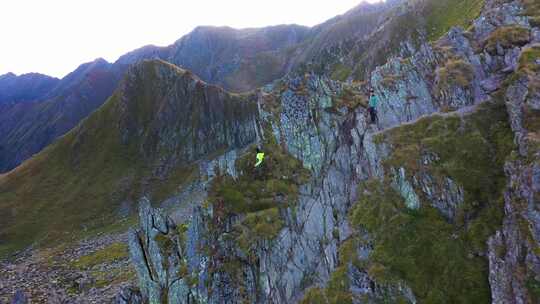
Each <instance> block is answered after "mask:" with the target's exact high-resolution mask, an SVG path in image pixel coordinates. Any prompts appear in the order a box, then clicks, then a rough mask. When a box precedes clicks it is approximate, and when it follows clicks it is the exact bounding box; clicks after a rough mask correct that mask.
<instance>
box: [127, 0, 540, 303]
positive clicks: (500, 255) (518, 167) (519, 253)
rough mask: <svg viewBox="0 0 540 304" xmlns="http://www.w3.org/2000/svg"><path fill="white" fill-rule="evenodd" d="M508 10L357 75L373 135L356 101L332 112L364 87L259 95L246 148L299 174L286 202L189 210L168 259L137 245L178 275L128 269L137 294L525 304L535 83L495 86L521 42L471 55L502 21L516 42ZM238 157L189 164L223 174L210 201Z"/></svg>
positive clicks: (532, 260) (314, 81)
mask: <svg viewBox="0 0 540 304" xmlns="http://www.w3.org/2000/svg"><path fill="white" fill-rule="evenodd" d="M521 12H522V6H521V5H520V1H503V2H501V1H496V0H488V1H486V4H485V6H484V9H483V10H482V12H481V15H480V16H479V18H478V19H476V20H475V21H474V23H473V26H472V27H471V28H470V29H468V30H467V31H465V30H463V29H460V28H451V29H450V31H449V32H448V33H447V34H446V35H444V36H443V37H442V38H441V39H439V40H438V41H435V42H433V43H421V44H419V45H413V44H412V43H409V44H410V45H409V47H407V48H408V49H409V51H410V52H411V53H414V54H412V56H408V58H406V59H403V58H391V59H390V60H388V62H387V63H386V64H385V65H382V66H380V67H377V68H376V69H375V70H374V71H373V73H371V77H370V79H371V86H372V87H374V88H375V91H376V93H377V94H378V95H379V97H380V99H381V100H380V107H379V109H378V110H379V120H380V122H379V124H378V125H377V126H370V125H369V123H368V120H367V113H366V112H367V111H366V109H365V107H364V106H363V104H362V102H358V103H356V102H351V101H349V102H343V96H344V95H345V94H344V92H345V91H346V90H347V89H350V87H354V86H358V88H359V90H358V91H357V92H356V93H355V94H356V95H359V94H361V92H362V91H364V90H365V89H366V85H365V84H359V85H358V84H344V83H340V82H337V81H334V80H330V79H329V78H328V77H325V76H319V75H316V74H315V73H301V74H294V73H293V74H291V75H289V76H288V77H285V78H284V79H282V80H280V81H276V82H274V83H273V84H271V85H268V86H266V87H264V88H263V89H261V90H260V91H259V92H258V93H257V96H256V97H257V98H256V99H257V107H258V112H259V113H258V115H257V116H256V122H255V123H254V124H253V125H255V126H256V127H254V128H253V132H255V133H256V134H255V135H254V137H255V138H257V141H258V142H259V143H260V144H263V143H264V142H265V141H267V140H269V139H270V138H272V139H275V141H276V144H278V145H280V147H282V148H284V149H285V150H286V151H287V152H288V153H290V154H291V155H293V156H294V157H295V158H297V159H298V160H300V161H301V162H302V164H303V166H304V167H305V168H307V169H309V170H311V171H312V173H313V175H312V177H311V178H310V179H309V180H305V181H303V183H302V184H301V185H299V187H298V193H297V194H298V195H297V199H295V200H294V202H292V203H291V202H290V204H289V205H286V206H284V205H280V207H279V208H277V209H274V211H273V212H268V213H266V212H262V213H256V214H255V215H253V214H249V215H246V214H245V213H243V212H230V210H228V209H227V205H226V204H225V203H224V202H220V201H219V200H217V201H216V202H210V203H211V204H210V206H205V207H203V208H196V209H195V212H194V213H193V215H192V217H191V218H190V222H189V225H188V227H187V229H186V232H185V235H186V238H185V239H182V240H181V241H176V243H175V242H173V243H175V244H177V247H178V248H179V249H178V255H179V257H174V258H173V257H171V256H170V255H166V254H165V255H164V254H162V250H154V249H152V246H153V245H148V248H146V249H144V250H145V251H147V252H149V253H150V256H152V257H154V258H155V260H156V261H159V260H161V261H169V263H173V264H174V263H176V264H182V263H185V265H186V268H187V271H185V272H183V273H182V274H181V275H179V276H177V277H174V276H173V277H170V274H168V273H167V269H159V267H158V266H155V267H154V266H153V269H151V271H153V272H155V273H156V275H155V278H154V279H149V278H150V273H151V271H150V270H144V269H145V267H144V263H142V264H140V265H139V266H138V268H141V269H142V270H141V271H139V276H140V277H141V278H142V281H141V282H145V283H144V285H142V286H143V287H141V292H142V294H143V296H147V297H151V294H152V293H157V290H160V291H161V292H163V291H164V290H165V291H167V293H168V294H170V295H169V296H168V299H169V301H171V300H173V301H176V302H175V303H182V299H183V301H186V299H190V298H192V299H195V298H197V299H198V300H199V301H201V302H206V303H237V302H240V301H246V302H249V303H294V302H298V301H301V300H303V302H304V303H309V301H310V300H312V299H314V298H317V299H324V301H328V302H329V303H332V302H338V303H339V302H349V301H350V302H353V303H376V302H377V301H390V302H397V301H403V302H405V303H416V302H417V301H419V302H421V301H426V302H429V301H431V302H435V303H437V302H443V301H454V302H485V301H487V300H489V299H490V298H491V299H492V300H493V302H495V303H514V302H515V303H533V301H534V299H535V298H534V297H535V295H534V290H537V288H538V278H537V276H538V268H539V263H538V255H537V253H538V241H539V239H540V237H539V231H540V229H539V225H538V224H539V223H540V221H539V218H540V216H539V214H538V212H537V211H536V210H537V208H538V202H537V198H538V197H537V192H538V190H539V189H540V184H539V183H540V181H539V180H540V168H538V166H536V165H533V163H534V161H533V160H535V159H536V158H535V157H537V150H538V146H537V145H536V143H537V142H536V138H537V133H536V131H537V130H536V129H535V128H537V127H536V126H537V125H536V122H537V121H536V118H537V116H535V115H537V112H535V111H537V110H538V109H539V108H540V103H539V102H538V100H537V98H538V94H536V91H533V90H531V89H530V88H532V87H535V86H534V84H535V83H536V79H535V78H534V77H532V78H531V77H529V76H530V75H529V76H528V77H527V78H526V79H521V78H520V79H518V80H516V79H514V83H513V85H512V86H510V88H508V90H506V87H505V86H506V85H507V84H508V81H509V80H510V79H511V76H510V73H512V72H514V71H519V70H520V69H521V68H522V65H523V60H524V59H520V58H522V57H524V56H523V55H520V54H522V53H523V48H524V46H523V45H522V43H523V41H520V42H519V43H517V42H516V43H510V44H505V43H495V44H494V45H496V46H495V48H494V49H491V48H486V47H485V45H484V44H485V43H487V42H486V41H487V39H491V38H493V36H491V35H492V34H493V32H494V31H495V30H497V29H498V28H500V27H501V26H503V25H504V26H522V27H524V28H527V29H528V30H529V29H530V25H529V24H528V21H527V18H526V17H524V16H522V14H521ZM533 32H534V30H531V33H533ZM532 36H533V35H531V37H532ZM531 39H532V38H531ZM408 42H410V41H408ZM527 43H528V42H527ZM404 44H405V45H408V43H407V42H404ZM525 47H530V45H529V46H525ZM340 52H341V51H340ZM338 53H339V52H333V53H332V54H333V55H335V54H338ZM403 57H405V56H403ZM527 58H528V57H527ZM535 62H536V61H534V60H533V61H532V64H536V63H535ZM529 63H530V62H529ZM528 68H529V72H530V71H531V69H532V71H533V72H534V71H537V70H536V66H534V65H533V66H532V67H528ZM533 74H534V73H533ZM501 89H505V91H506V94H507V96H506V108H505V107H504V105H503V104H502V102H501V100H500V97H499V95H498V94H500V90H501ZM358 100H360V99H358ZM252 101H253V102H255V101H254V100H252ZM506 109H508V116H509V117H510V118H509V119H508V118H507V113H506ZM437 112H452V113H448V114H440V115H433V114H434V113H437ZM422 117H425V118H423V119H422ZM402 125H403V126H402ZM400 126H401V127H400ZM510 126H511V128H512V130H513V131H514V137H515V138H516V144H517V146H518V148H519V151H520V153H519V155H518V159H516V160H512V161H510V162H508V163H507V164H506V166H504V169H505V170H504V171H503V164H504V160H505V158H506V157H508V156H509V154H510V151H511V150H512V148H513V147H512V141H511V137H512V133H511V129H510ZM396 127H397V128H396ZM250 130H251V129H250ZM249 134H250V135H251V133H249ZM237 153H238V154H237ZM242 153H249V152H246V151H243V152H241V151H239V150H237V151H234V152H227V153H225V154H223V155H221V156H219V155H218V156H215V158H213V160H209V161H203V162H201V163H200V171H201V172H203V174H202V175H203V176H205V177H206V178H207V181H208V182H209V183H212V179H216V180H219V179H220V178H222V177H221V175H222V174H224V173H225V172H226V173H228V175H230V179H228V180H229V181H230V182H231V184H230V185H228V186H229V188H226V187H225V188H224V189H225V190H231V191H229V192H226V191H225V193H224V194H223V193H222V195H221V197H227V199H229V200H232V201H235V202H237V203H239V204H240V205H241V204H243V203H245V197H246V196H247V195H248V194H245V195H244V193H241V192H240V193H238V192H239V191H236V190H237V189H236V187H238V185H235V182H237V183H240V182H241V181H242V177H243V175H244V174H246V172H245V171H246V170H242V169H241V168H240V169H239V167H238V164H239V162H240V163H241V162H242V155H241V154H242ZM268 153H272V151H268ZM530 157H532V160H531V158H530ZM244 169H245V168H244ZM468 170H470V171H468ZM505 172H506V176H505ZM280 178H281V177H280ZM284 178H286V176H285V177H284ZM505 178H508V188H509V190H508V191H506V193H505V194H504V196H503V190H504V189H503V188H504V184H506V180H505ZM253 182H254V183H255V182H260V181H257V180H256V179H255V178H254V180H253ZM370 183H374V184H370ZM258 185H259V186H260V187H259V188H258V189H259V190H261V189H265V190H266V189H267V188H265V187H266V185H263V184H258ZM273 185H274V184H273ZM358 185H361V186H360V188H359V187H358ZM370 185H371V186H370ZM373 185H378V186H373ZM226 186H227V185H226ZM241 189H245V190H246V192H249V191H251V190H249V189H246V188H241ZM222 190H223V189H222ZM232 190H235V191H236V192H234V191H232ZM261 191H262V190H261ZM217 197H219V196H217ZM214 198H215V197H214ZM209 199H210V200H211V199H213V198H212V197H210V198H209ZM503 199H504V204H505V206H504V209H505V210H504V211H505V212H506V214H505V215H503V207H502V200H503ZM282 200H283V195H278V196H276V197H274V198H273V200H272V203H282ZM223 201H225V200H223ZM516 202H520V203H519V206H516V204H518V203H516ZM229 207H230V206H229ZM244 207H245V206H244ZM352 207H354V208H352ZM517 207H519V208H517ZM351 210H352V211H351ZM148 212H150V213H151V214H154V213H155V212H156V211H148ZM351 212H352V214H351ZM366 215H367V216H369V218H367V217H366ZM160 217H163V215H160V216H158V218H160ZM503 217H504V220H502V219H503ZM247 219H255V220H256V222H257V223H258V224H268V225H267V226H259V229H261V228H260V227H264V228H267V229H268V230H272V234H271V237H266V238H249V237H248V236H250V233H255V232H254V231H247V230H249V229H246V227H245V226H242V224H244V223H245V221H246V220H247ZM160 221H163V220H157V221H156V225H157V226H156V228H155V229H157V230H159V228H157V227H160V224H159V222H160ZM501 222H503V225H502V227H501ZM276 223H277V224H276ZM270 224H276V225H270ZM142 225H146V224H145V222H144V221H143V222H142ZM143 227H144V226H143ZM276 227H277V228H276ZM162 228H163V227H162ZM247 228H252V229H251V230H256V229H255V228H256V227H247ZM270 228H271V229H270ZM525 228H526V229H525ZM274 230H275V231H274ZM497 230H499V231H497ZM141 231H147V229H145V228H142V229H141ZM160 231H161V230H160ZM246 231H247V232H246ZM159 233H161V234H162V235H165V236H166V237H167V239H171V240H177V239H176V238H175V237H173V236H170V235H168V233H164V232H163V231H161V232H159ZM139 234H140V232H139ZM493 234H494V235H493ZM134 235H135V234H134ZM491 235H493V236H492V237H491V238H490V239H489V242H487V243H488V244H487V245H486V240H487V239H488V238H489V237H490V236H491ZM134 240H136V239H134ZM246 240H247V243H248V244H247V245H246ZM145 246H146V245H145ZM156 246H157V247H159V248H165V247H163V244H158V245H156ZM347 246H349V247H347ZM139 247H141V246H139ZM143 247H144V246H143ZM175 248H176V247H175ZM137 252H139V253H140V252H141V251H140V250H139V251H135V253H137ZM347 252H348V253H347ZM160 254H161V255H160ZM426 254H427V255H426ZM133 256H134V259H136V260H144V259H143V257H144V255H142V254H138V255H137V254H134V255H133ZM177 258H178V260H176V259H177ZM486 260H487V261H489V269H487V268H486V267H485V265H486ZM150 261H152V260H150ZM153 263H154V262H150V264H151V265H153ZM421 263H424V264H422V265H419V264H421ZM146 268H149V267H146ZM154 268H155V269H154ZM418 269H422V270H423V271H420V272H421V273H416V272H415V271H418ZM433 269H436V271H434V270H433ZM516 269H517V270H516ZM424 270H425V271H424ZM462 272H465V273H467V276H466V277H463V273H462ZM523 275H525V276H523ZM193 277H196V278H197V281H191V282H188V281H190V280H191V279H192V278H193ZM486 278H489V283H490V285H488V283H487V280H486ZM171 279H172V281H174V284H169V285H167V284H164V283H165V282H172V281H171ZM188 283H189V284H188ZM141 284H142V283H141ZM165 286H168V287H165ZM187 286H189V288H187ZM166 288H168V289H166ZM186 288H187V289H186ZM171 293H173V294H171ZM161 294H162V293H160V295H161ZM154 297H156V296H154Z"/></svg>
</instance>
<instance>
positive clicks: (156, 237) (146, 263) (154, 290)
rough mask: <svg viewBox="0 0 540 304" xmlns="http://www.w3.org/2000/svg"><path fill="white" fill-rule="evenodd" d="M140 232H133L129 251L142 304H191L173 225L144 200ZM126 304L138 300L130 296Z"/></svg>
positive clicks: (165, 216) (178, 241)
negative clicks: (143, 303) (182, 273)
mask: <svg viewBox="0 0 540 304" xmlns="http://www.w3.org/2000/svg"><path fill="white" fill-rule="evenodd" d="M139 218H140V222H141V229H140V230H138V231H137V230H132V231H131V232H130V236H129V250H130V254H131V259H132V261H133V262H134V265H135V269H136V270H137V275H138V277H139V282H140V283H139V287H140V290H141V295H142V298H143V301H145V303H146V302H148V303H152V304H154V303H156V304H158V303H178V304H179V303H190V299H191V298H192V296H191V292H190V290H189V287H188V286H187V284H186V282H185V279H184V278H183V277H182V276H181V273H180V267H182V263H185V262H184V260H183V256H184V254H183V249H182V247H181V244H180V240H179V238H178V234H176V233H175V232H174V231H176V225H175V224H174V223H173V222H172V220H171V219H170V218H169V217H168V216H167V215H165V214H164V213H163V212H162V211H161V210H159V209H152V208H151V206H150V202H149V201H148V200H147V199H145V198H143V199H142V200H141V201H140V206H139ZM128 300H129V301H131V302H127V303H134V301H137V300H138V297H136V296H135V297H133V295H130V299H126V301H128Z"/></svg>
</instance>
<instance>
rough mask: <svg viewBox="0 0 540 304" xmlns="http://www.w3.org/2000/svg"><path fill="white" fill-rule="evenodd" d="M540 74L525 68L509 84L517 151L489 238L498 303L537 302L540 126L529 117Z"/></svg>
mask: <svg viewBox="0 0 540 304" xmlns="http://www.w3.org/2000/svg"><path fill="white" fill-rule="evenodd" d="M538 80H540V77H539V76H538V74H536V75H527V74H525V75H524V74H521V76H520V77H518V78H517V79H516V80H515V81H514V82H513V83H512V84H511V85H510V86H509V87H508V89H507V90H506V97H505V99H506V105H507V108H508V113H509V117H510V122H511V126H512V129H513V131H514V139H515V142H516V144H517V146H518V151H517V153H516V154H517V155H518V156H516V157H515V159H513V160H510V161H508V162H507V164H506V168H505V169H506V170H505V172H506V175H507V177H508V190H507V191H506V193H505V218H504V223H503V227H502V229H501V230H500V231H498V232H497V234H496V235H494V236H493V237H492V238H491V239H490V240H489V262H490V277H489V279H490V283H491V286H492V298H493V303H532V301H533V299H534V297H535V296H537V295H533V294H532V293H531V292H532V289H534V288H535V286H536V288H537V286H539V285H540V256H539V255H538V248H539V247H538V244H539V243H540V212H539V211H538V207H539V206H540V201H539V199H538V198H539V197H540V196H539V190H540V187H539V178H538V176H539V174H540V173H539V172H540V167H539V166H538V160H539V157H540V155H539V153H538V146H537V142H536V140H535V138H534V134H535V132H538V130H537V129H536V130H535V129H534V128H531V127H530V125H528V124H527V123H526V121H528V120H530V119H533V118H532V117H531V116H530V115H531V112H530V111H531V109H535V108H537V105H538V102H539V101H540V99H539V98H538V92H537V90H538V88H537V87H536V86H533V85H531V84H532V83H533V82H535V81H538ZM533 115H534V114H533ZM531 288H532V289H531Z"/></svg>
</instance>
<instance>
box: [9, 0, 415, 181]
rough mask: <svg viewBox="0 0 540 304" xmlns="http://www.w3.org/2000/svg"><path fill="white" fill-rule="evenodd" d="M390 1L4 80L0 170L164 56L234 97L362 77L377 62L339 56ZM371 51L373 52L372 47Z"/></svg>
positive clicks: (210, 32)
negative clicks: (315, 77) (309, 77)
mask: <svg viewBox="0 0 540 304" xmlns="http://www.w3.org/2000/svg"><path fill="white" fill-rule="evenodd" d="M395 2H396V3H397V2H399V1H389V2H387V3H386V4H379V5H369V4H361V5H360V6H358V7H356V8H354V9H352V10H351V11H349V12H347V13H346V14H344V15H341V16H338V17H335V18H333V19H331V20H329V21H327V22H325V23H323V24H321V25H318V26H315V27H313V28H308V27H304V26H299V25H279V26H271V27H266V28H256V29H240V30H238V29H233V28H229V27H209V26H205V27H197V28H196V29H195V30H193V31H192V32H191V33H189V34H188V35H186V36H184V37H182V38H181V39H179V40H178V41H176V42H175V43H174V44H172V45H170V46H167V47H157V46H152V45H148V46H145V47H142V48H140V49H137V50H134V51H132V52H129V53H127V54H125V55H123V56H121V57H120V58H119V59H118V60H117V61H116V62H115V63H108V62H106V61H105V60H104V59H96V60H95V61H93V62H89V63H85V64H82V65H81V66H80V67H78V68H77V69H76V70H75V71H73V72H72V73H70V74H69V75H67V76H66V77H64V78H63V79H61V80H58V79H55V78H52V77H48V76H45V75H39V74H27V75H21V76H15V75H13V74H6V75H3V76H2V77H1V78H0V172H6V171H9V170H11V169H13V168H15V167H16V166H17V165H19V164H20V163H22V162H23V161H24V160H26V159H28V158H29V157H31V156H32V155H34V154H35V153H37V152H39V151H41V150H42V149H43V148H44V147H46V146H47V145H49V144H50V143H51V142H53V141H54V140H55V139H56V138H57V137H59V136H61V135H63V134H65V133H66V132H67V131H69V130H70V129H72V128H73V127H74V126H76V125H77V124H78V123H79V122H80V121H81V120H82V119H83V118H85V117H86V116H88V114H90V113H91V112H92V111H94V110H96V109H97V108H98V107H99V106H101V105H102V104H103V102H104V101H105V100H106V99H107V97H109V96H110V95H111V94H112V93H113V91H114V89H115V88H116V86H117V85H118V83H119V81H120V80H121V79H122V77H123V75H124V72H125V71H126V69H127V68H128V67H129V66H130V65H132V64H134V63H137V62H139V61H142V60H145V59H161V60H164V61H167V62H170V63H173V64H175V65H178V66H180V67H183V68H186V69H189V70H191V71H193V73H195V74H196V75H198V76H199V77H200V78H201V79H202V80H204V81H206V82H208V83H212V84H216V85H220V86H222V87H224V88H225V89H227V90H230V91H232V92H246V91H250V90H253V89H255V88H257V87H260V86H263V85H265V84H267V83H270V82H272V81H273V80H276V79H278V78H281V77H283V76H284V75H285V74H287V73H289V72H291V71H295V70H299V69H301V68H303V67H305V65H306V64H308V65H312V64H313V65H315V66H314V67H310V68H311V69H317V70H318V71H319V72H321V73H323V74H329V75H331V76H333V78H339V79H341V80H345V79H346V78H349V77H350V78H351V79H363V78H364V75H366V71H367V70H368V68H369V67H371V65H372V64H375V63H371V60H368V58H370V57H366V58H365V60H364V61H360V62H359V63H360V64H356V65H357V66H359V70H358V71H354V67H355V65H354V64H353V65H348V64H347V63H346V62H342V61H343V58H346V57H345V55H346V54H344V53H347V54H349V53H351V52H352V51H353V50H354V48H353V47H354V46H353V45H348V42H347V41H349V42H350V41H352V40H354V41H357V44H360V45H362V43H363V42H365V41H368V40H369V39H370V37H373V36H374V35H375V36H377V35H379V34H378V33H379V32H378V31H377V30H378V29H379V27H380V26H382V25H383V24H384V23H385V22H386V21H387V19H388V18H390V16H394V15H396V14H397V13H398V12H397V10H396V7H397V4H396V3H395ZM385 16H386V17H385ZM411 30H412V29H411ZM414 30H416V29H414ZM383 32H384V31H383ZM377 39H378V38H377ZM377 43H379V44H381V42H380V41H379V42H377ZM349 44H350V43H349ZM385 47H386V45H385ZM356 48H359V49H362V47H358V46H356ZM357 51H358V50H356V51H355V52H357ZM371 52H377V48H372V49H371ZM355 54H356V53H355ZM390 54H392V53H391V51H389V52H385V53H384V54H378V56H380V58H379V59H378V60H379V61H381V60H383V59H384V58H386V56H387V55H388V56H389V55H390ZM354 56H356V55H354ZM354 56H353V55H351V56H349V57H351V58H352V57H354ZM338 58H340V59H338ZM363 62H365V64H364V63H363ZM35 80H38V81H35ZM28 88H30V89H28Z"/></svg>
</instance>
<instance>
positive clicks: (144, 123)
mask: <svg viewBox="0 0 540 304" xmlns="http://www.w3.org/2000/svg"><path fill="white" fill-rule="evenodd" d="M213 109H218V110H219V111H220V114H214V115H210V114H209V113H208V112H209V111H212V110H213ZM182 113H183V115H182ZM190 113H191V114H190ZM254 113H256V109H255V106H253V105H252V104H251V103H249V102H247V100H246V97H245V96H241V95H232V94H228V93H226V92H225V91H223V90H222V89H220V88H218V87H214V86H210V85H206V84H205V83H203V82H202V81H200V80H199V79H197V78H195V77H194V76H193V75H192V74H191V73H189V72H186V71H184V70H181V69H179V68H177V67H175V66H173V65H170V64H167V63H165V62H162V61H147V62H143V63H141V64H139V65H138V66H136V67H134V68H133V69H132V71H130V72H129V73H128V75H127V76H126V78H125V80H124V82H123V83H122V84H121V85H120V87H119V89H117V91H116V92H115V93H114V94H113V96H111V97H110V98H109V100H108V101H107V102H106V103H105V104H104V105H103V106H102V107H101V108H100V109H98V110H97V111H96V112H94V113H93V114H92V115H90V116H89V117H88V118H87V119H85V120H84V121H83V122H82V123H81V124H80V125H79V126H78V127H76V128H75V129H73V130H72V131H71V132H69V133H68V134H66V135H65V136H63V137H62V138H60V139H59V140H57V141H56V142H55V143H54V144H52V145H51V146H49V147H48V148H46V149H45V150H44V151H42V152H41V153H39V154H37V155H36V156H34V157H33V158H31V159H30V160H28V161H26V162H25V163H23V164H22V165H21V166H19V167H18V168H16V169H15V170H13V171H11V172H9V173H7V174H4V175H0V217H1V218H2V221H1V222H0V256H3V255H7V254H10V253H13V252H14V251H16V250H20V249H23V248H25V247H26V246H28V245H31V244H33V243H36V242H37V243H38V244H39V245H41V244H52V243H54V242H56V241H65V240H70V239H72V238H78V237H80V236H84V235H87V234H88V233H89V232H88V231H102V230H104V229H108V228H109V227H111V228H112V227H115V226H118V220H119V218H120V213H126V212H121V210H125V211H126V210H127V211H129V210H131V211H134V210H135V209H136V208H135V206H133V202H134V201H136V200H137V199H138V198H139V197H140V196H141V195H142V194H143V193H144V194H149V195H151V196H153V197H159V198H164V197H166V196H167V195H168V194H170V192H172V191H174V190H175V189H176V188H177V187H178V186H179V185H181V184H182V183H183V182H186V181H189V180H191V179H193V178H194V177H195V176H194V169H193V162H194V161H196V160H197V159H200V158H203V157H205V156H206V155H207V153H211V152H214V151H212V149H214V148H215V149H222V150H223V149H225V150H226V149H230V148H233V147H234V146H242V145H243V144H245V143H246V142H245V141H242V140H241V139H235V138H231V136H230V133H235V132H237V130H236V129H235V123H236V124H238V123H241V122H242V121H243V119H250V118H251V117H252V116H253V115H255V114H254ZM186 115H187V116H186ZM186 117H192V119H191V120H188V119H186ZM215 130H218V131H215ZM248 135H250V134H248ZM195 136H198V137H202V138H205V140H206V142H205V143H206V144H199V145H197V147H202V148H194V147H193V144H194V142H195V140H194V138H195ZM205 136H206V137H205ZM245 137H246V139H245V140H246V141H247V140H249V139H250V136H245ZM212 138H215V139H212ZM186 155H187V156H186ZM163 168H165V169H163ZM127 214H129V212H127ZM124 215H125V214H124ZM128 222H129V221H128ZM111 225H112V226H111Z"/></svg>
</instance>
